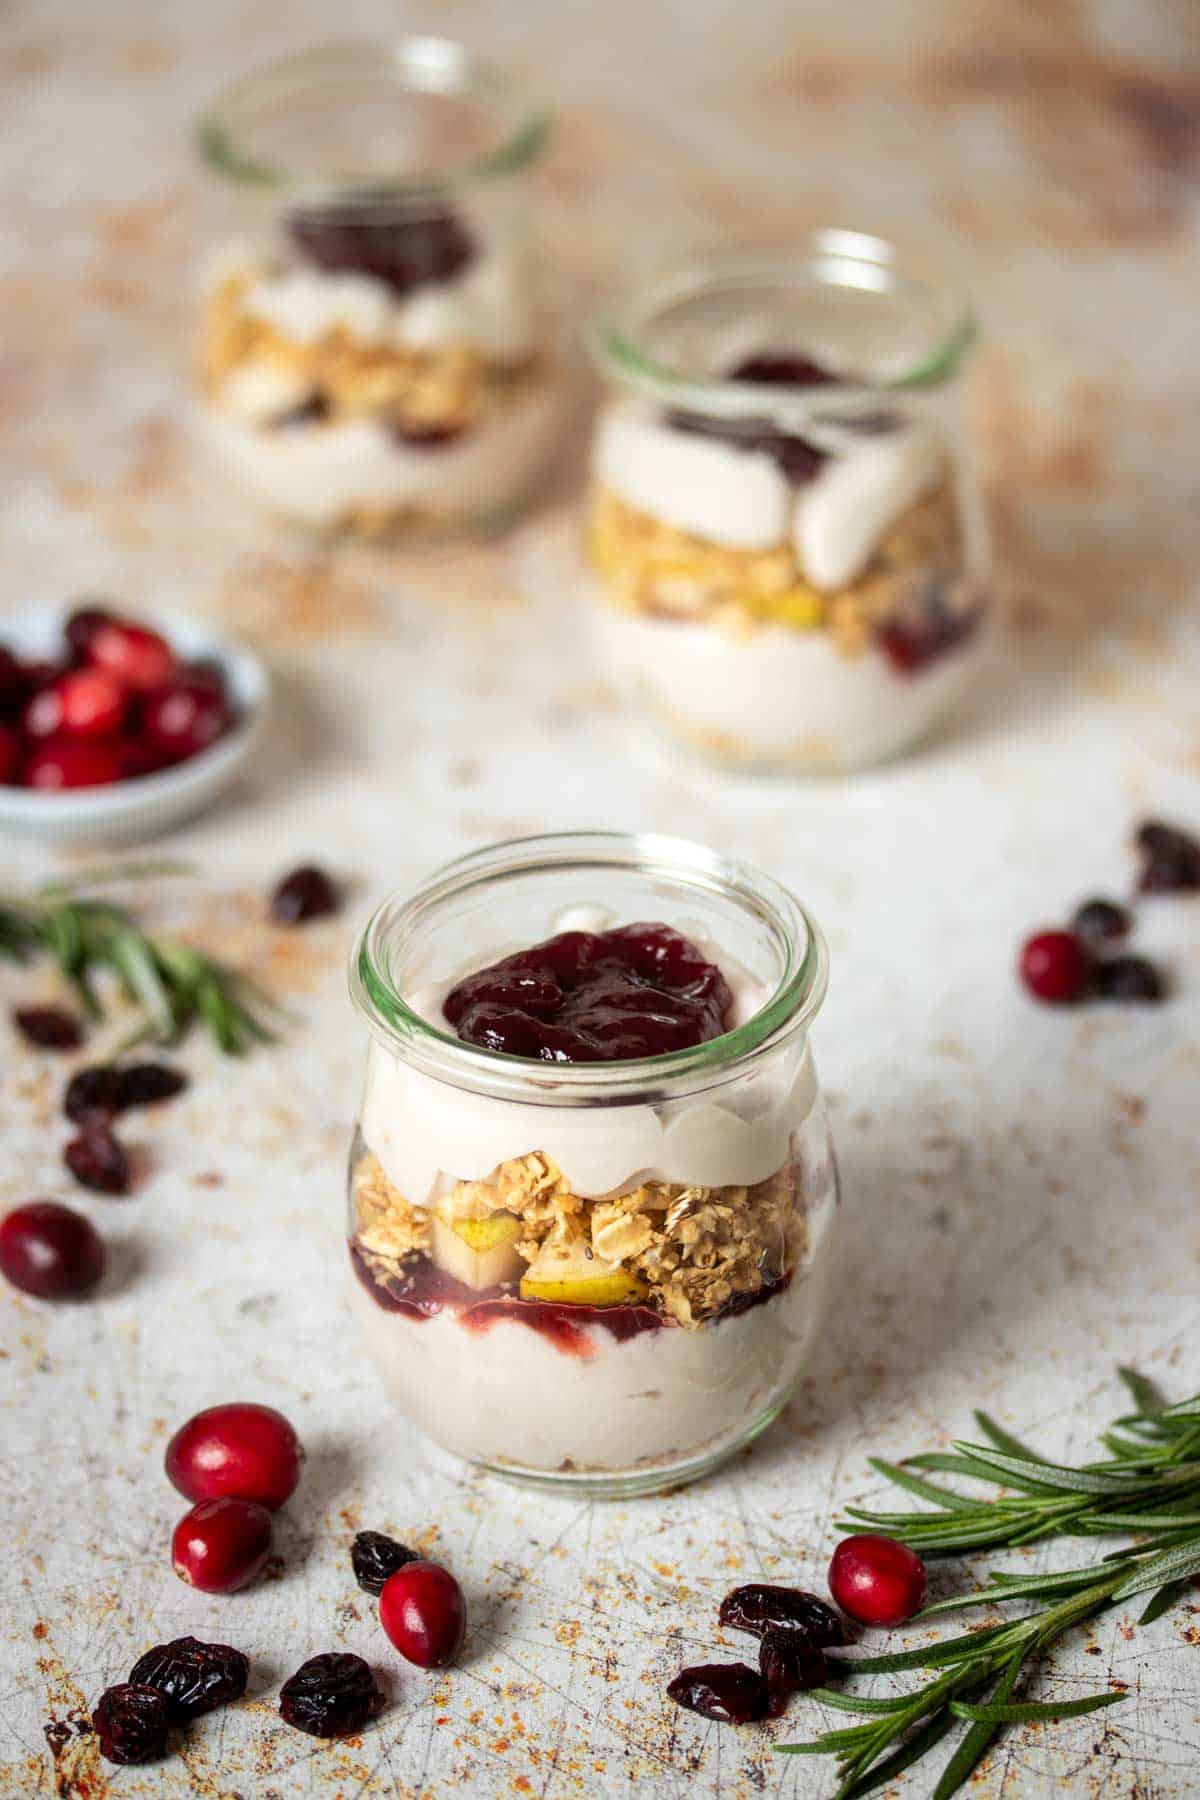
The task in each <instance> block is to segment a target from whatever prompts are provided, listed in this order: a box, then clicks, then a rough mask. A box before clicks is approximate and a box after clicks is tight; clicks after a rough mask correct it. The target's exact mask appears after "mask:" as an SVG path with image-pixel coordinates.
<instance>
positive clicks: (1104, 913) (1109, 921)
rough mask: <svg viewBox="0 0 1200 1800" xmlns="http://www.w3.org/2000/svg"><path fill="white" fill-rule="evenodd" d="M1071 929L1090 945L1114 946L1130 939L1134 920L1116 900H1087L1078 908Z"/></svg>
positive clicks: (1126, 909)
mask: <svg viewBox="0 0 1200 1800" xmlns="http://www.w3.org/2000/svg"><path fill="white" fill-rule="evenodd" d="M1071 929H1072V931H1075V932H1077V933H1078V935H1079V936H1080V937H1081V938H1083V939H1084V940H1085V941H1086V942H1087V943H1089V944H1112V943H1116V942H1118V941H1119V940H1120V939H1121V938H1123V937H1128V936H1129V933H1130V931H1131V930H1132V929H1133V919H1132V917H1131V915H1130V912H1129V909H1128V907H1125V906H1120V905H1119V904H1118V903H1117V901H1115V900H1103V899H1094V900H1085V901H1084V902H1083V904H1082V905H1081V906H1079V907H1077V908H1076V910H1075V917H1074V918H1073V919H1072V920H1071Z"/></svg>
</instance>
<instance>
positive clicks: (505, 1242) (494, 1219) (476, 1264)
mask: <svg viewBox="0 0 1200 1800" xmlns="http://www.w3.org/2000/svg"><path fill="white" fill-rule="evenodd" d="M521 1230H522V1227H521V1221H520V1219H518V1218H517V1217H516V1215H515V1213H510V1212H494V1213H489V1214H488V1216H487V1218H486V1219H455V1220H454V1222H453V1223H452V1224H451V1223H450V1221H449V1220H447V1219H443V1218H441V1217H439V1215H438V1214H437V1213H435V1214H434V1216H433V1260H434V1262H435V1263H436V1264H437V1266H438V1268H439V1269H444V1270H445V1271H446V1274H447V1275H453V1277H454V1279H455V1280H456V1281H461V1282H462V1284H463V1286H464V1287H469V1288H474V1289H476V1290H477V1291H478V1290H480V1289H482V1288H490V1287H500V1286H501V1285H502V1284H503V1283H504V1282H506V1281H515V1280H516V1279H517V1276H518V1275H519V1274H520V1273H521V1271H522V1269H523V1268H524V1267H525V1263H524V1260H523V1258H522V1257H520V1256H519V1255H518V1254H517V1239H518V1238H519V1237H520V1235H521Z"/></svg>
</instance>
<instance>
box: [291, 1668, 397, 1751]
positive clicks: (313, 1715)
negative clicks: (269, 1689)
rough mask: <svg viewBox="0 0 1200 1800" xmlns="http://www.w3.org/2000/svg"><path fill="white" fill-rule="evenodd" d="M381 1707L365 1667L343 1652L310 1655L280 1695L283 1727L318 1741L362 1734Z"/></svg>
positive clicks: (371, 1679) (382, 1700)
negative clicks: (302, 1732)
mask: <svg viewBox="0 0 1200 1800" xmlns="http://www.w3.org/2000/svg"><path fill="white" fill-rule="evenodd" d="M383 1705H384V1697H383V1694H382V1693H381V1692H380V1690H379V1689H378V1688H377V1687H376V1685H375V1677H374V1676H373V1675H372V1673H371V1670H370V1668H369V1667H368V1665H367V1664H366V1663H365V1662H364V1661H363V1659H362V1657H361V1656H352V1655H350V1654H349V1652H347V1651H342V1650H332V1651H327V1652H326V1653H325V1655H323V1656H310V1657H309V1659H308V1661H307V1662H306V1663H301V1665H300V1667H299V1668H298V1669H297V1670H296V1673H295V1674H294V1675H292V1676H290V1677H289V1678H288V1680H287V1681H285V1682H284V1684H283V1687H282V1689H281V1691H280V1695H279V1715H280V1717H281V1718H282V1720H283V1722H284V1724H285V1725H294V1726H295V1728H296V1730H297V1731H306V1732H307V1733H308V1735H309V1736H310V1737H319V1738H331V1737H345V1736H346V1734H347V1733H348V1732H352V1731H361V1730H362V1728H363V1726H364V1725H366V1724H367V1723H368V1722H369V1721H370V1720H371V1719H373V1718H374V1717H375V1715H376V1713H378V1712H380V1711H381V1710H382V1708H383Z"/></svg>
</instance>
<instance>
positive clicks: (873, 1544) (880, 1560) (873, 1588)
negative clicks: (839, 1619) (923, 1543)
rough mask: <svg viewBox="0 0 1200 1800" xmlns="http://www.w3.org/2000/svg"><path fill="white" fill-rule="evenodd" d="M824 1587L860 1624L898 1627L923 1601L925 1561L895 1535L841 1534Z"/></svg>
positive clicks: (919, 1607) (910, 1616)
mask: <svg viewBox="0 0 1200 1800" xmlns="http://www.w3.org/2000/svg"><path fill="white" fill-rule="evenodd" d="M829 1591H830V1593H831V1594H832V1595H833V1597H834V1599H835V1600H836V1601H837V1603H838V1605H839V1606H840V1607H841V1609H842V1611H843V1612H844V1613H849V1615H850V1617H851V1618H852V1619H857V1620H858V1622H859V1624H860V1625H903V1624H904V1623H905V1622H906V1621H907V1620H908V1619H911V1618H912V1616H913V1614H914V1613H917V1612H920V1610H921V1607H922V1606H923V1604H924V1601H925V1564H924V1563H923V1562H922V1561H921V1558H920V1557H919V1556H918V1555H917V1553H916V1551H915V1550H910V1549H909V1548H908V1546H907V1544H899V1543H897V1542H896V1540H895V1538H887V1537H869V1536H862V1537H848V1538H843V1539H842V1542H841V1543H840V1544H839V1545H838V1547H837V1549H836V1550H835V1551H834V1553H833V1561H832V1562H831V1563H830V1565H829Z"/></svg>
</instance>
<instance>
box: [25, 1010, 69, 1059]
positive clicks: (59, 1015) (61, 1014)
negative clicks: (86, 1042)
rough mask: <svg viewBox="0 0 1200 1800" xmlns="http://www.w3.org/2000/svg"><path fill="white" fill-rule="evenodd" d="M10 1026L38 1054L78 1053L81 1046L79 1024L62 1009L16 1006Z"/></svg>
mask: <svg viewBox="0 0 1200 1800" xmlns="http://www.w3.org/2000/svg"><path fill="white" fill-rule="evenodd" d="M13 1024H14V1025H15V1026H16V1028H17V1030H18V1031H19V1032H20V1033H21V1036H22V1037H23V1038H24V1039H25V1040H26V1042H27V1043H30V1044H36V1045H37V1047H38V1049H39V1050H78V1048H79V1046H80V1044H82V1042H83V1032H82V1030H81V1028H80V1024H79V1020H78V1019H77V1018H76V1017H75V1015H74V1013H69V1012H68V1011H67V1010H66V1008H65V1007H62V1006H18V1007H17V1009H16V1011H15V1012H14V1013H13Z"/></svg>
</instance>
